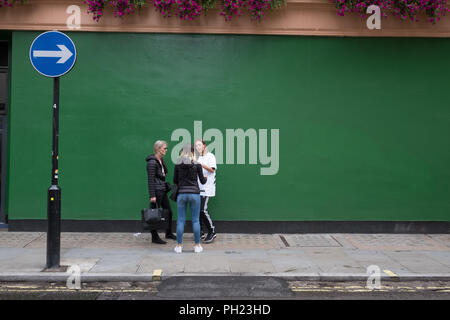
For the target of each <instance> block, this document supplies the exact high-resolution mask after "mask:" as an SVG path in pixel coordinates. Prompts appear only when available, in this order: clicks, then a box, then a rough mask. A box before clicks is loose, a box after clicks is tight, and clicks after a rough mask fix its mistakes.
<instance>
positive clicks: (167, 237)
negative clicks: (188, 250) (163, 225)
mask: <svg viewBox="0 0 450 320" xmlns="http://www.w3.org/2000/svg"><path fill="white" fill-rule="evenodd" d="M166 239H172V240H177V237H176V235H174V234H173V233H166Z"/></svg>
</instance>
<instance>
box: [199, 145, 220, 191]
mask: <svg viewBox="0 0 450 320" xmlns="http://www.w3.org/2000/svg"><path fill="white" fill-rule="evenodd" d="M197 161H198V162H199V163H200V164H204V165H206V166H208V167H210V168H214V169H215V170H214V173H211V172H209V171H208V170H206V169H205V168H203V175H204V176H205V177H206V178H207V180H206V183H205V184H201V183H200V180H199V181H198V186H199V187H200V195H201V196H206V197H214V196H215V195H216V170H217V164H216V157H215V156H214V155H213V154H212V153H211V152H208V153H207V154H205V155H203V156H200V157H198V159H197Z"/></svg>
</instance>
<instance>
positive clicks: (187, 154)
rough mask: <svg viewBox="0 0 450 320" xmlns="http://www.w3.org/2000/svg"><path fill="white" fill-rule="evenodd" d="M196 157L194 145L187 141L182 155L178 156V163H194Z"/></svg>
mask: <svg viewBox="0 0 450 320" xmlns="http://www.w3.org/2000/svg"><path fill="white" fill-rule="evenodd" d="M196 162H197V161H196V158H195V154H194V146H193V145H192V144H190V143H187V144H185V145H184V146H183V149H182V150H181V154H180V157H179V158H178V161H177V164H182V163H184V164H193V163H196Z"/></svg>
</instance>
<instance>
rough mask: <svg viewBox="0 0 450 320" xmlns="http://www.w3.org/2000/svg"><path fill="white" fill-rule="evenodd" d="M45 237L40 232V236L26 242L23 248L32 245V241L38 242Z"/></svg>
mask: <svg viewBox="0 0 450 320" xmlns="http://www.w3.org/2000/svg"><path fill="white" fill-rule="evenodd" d="M44 235H45V232H42V233H41V234H40V235H38V236H37V237H36V238H35V239H33V240H31V241H30V242H28V243H27V244H26V245H24V246H23V248H26V247H27V246H28V245H29V244H31V243H33V242H34V241H39V240H41V238H42V237H43V236H44Z"/></svg>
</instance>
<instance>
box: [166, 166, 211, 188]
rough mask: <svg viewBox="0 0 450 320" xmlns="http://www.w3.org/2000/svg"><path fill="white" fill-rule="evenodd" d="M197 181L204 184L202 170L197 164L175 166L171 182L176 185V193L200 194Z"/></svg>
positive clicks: (204, 179)
mask: <svg viewBox="0 0 450 320" xmlns="http://www.w3.org/2000/svg"><path fill="white" fill-rule="evenodd" d="M198 180H200V182H201V183H202V184H204V183H206V178H205V177H204V176H203V169H202V166H201V165H200V164H199V163H189V164H177V165H176V166H175V173H174V175H173V182H174V183H175V184H176V185H178V193H200V188H199V187H198Z"/></svg>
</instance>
